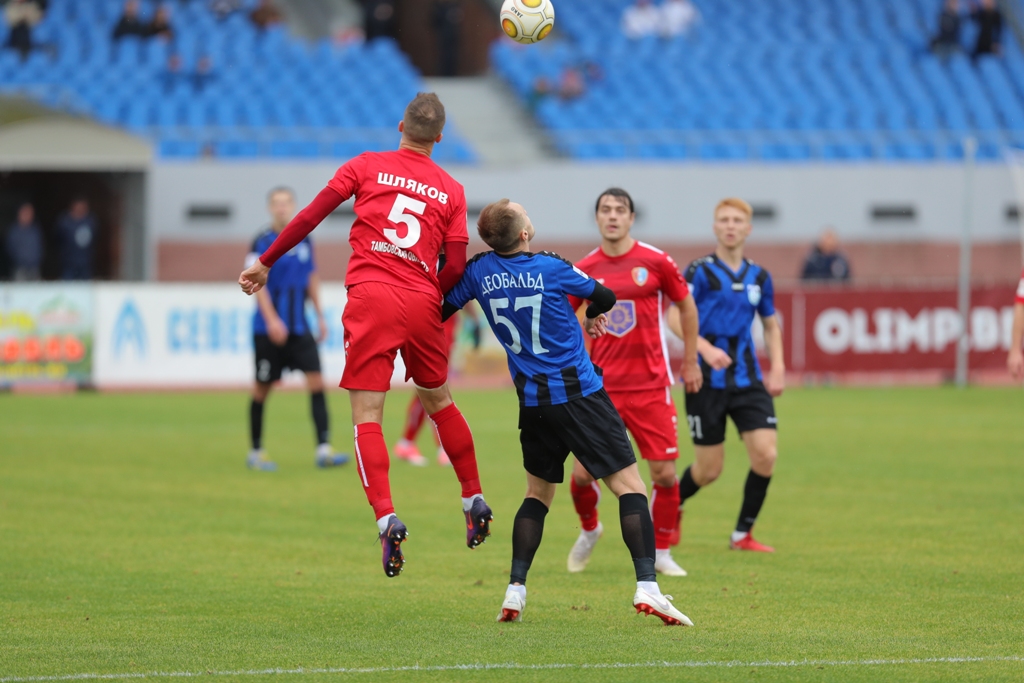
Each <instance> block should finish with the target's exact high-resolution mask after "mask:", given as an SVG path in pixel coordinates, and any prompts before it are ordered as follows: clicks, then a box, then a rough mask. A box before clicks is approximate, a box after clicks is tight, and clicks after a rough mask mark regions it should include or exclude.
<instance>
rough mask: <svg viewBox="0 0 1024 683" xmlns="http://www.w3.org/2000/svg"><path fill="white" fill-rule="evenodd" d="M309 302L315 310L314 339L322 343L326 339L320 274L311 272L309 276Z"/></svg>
mask: <svg viewBox="0 0 1024 683" xmlns="http://www.w3.org/2000/svg"><path fill="white" fill-rule="evenodd" d="M307 294H308V296H309V301H310V303H312V304H313V310H314V311H315V312H316V327H317V334H316V340H317V342H318V343H320V344H323V343H324V341H325V340H326V339H327V321H326V320H324V309H323V308H322V307H321V306H320V274H319V273H313V274H312V275H310V276H309V288H308V289H307Z"/></svg>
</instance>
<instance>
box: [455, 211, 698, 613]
mask: <svg viewBox="0 0 1024 683" xmlns="http://www.w3.org/2000/svg"><path fill="white" fill-rule="evenodd" d="M477 226H478V231H479V233H480V237H481V238H482V239H483V241H484V242H485V243H487V245H488V246H489V247H491V248H492V249H493V250H494V251H489V252H485V253H482V254H478V255H477V256H475V257H474V258H472V259H471V260H470V261H469V263H468V264H467V266H466V272H465V273H464V274H463V276H462V279H461V280H460V281H459V283H458V284H456V285H455V287H454V288H453V289H452V290H451V291H450V292H449V293H448V295H447V296H446V297H445V304H444V315H445V318H446V319H447V318H448V317H450V316H451V315H453V314H454V313H455V312H456V311H457V310H459V309H461V308H462V307H463V306H465V305H466V304H467V303H469V301H470V300H472V299H476V300H477V301H478V302H479V303H480V306H481V308H482V309H483V312H484V315H485V316H486V317H487V322H488V323H490V326H491V329H492V330H494V334H495V335H496V336H497V337H498V339H499V340H500V341H501V343H502V345H504V347H505V352H506V354H507V355H508V367H509V372H510V373H511V374H512V379H513V381H514V382H515V385H516V391H517V393H518V395H519V406H520V407H519V430H520V442H521V444H522V449H523V465H524V467H525V469H526V480H527V489H526V498H525V500H523V504H522V506H521V507H520V508H519V512H518V513H517V514H516V518H515V523H514V525H513V527H512V571H511V575H510V579H509V586H508V589H507V590H506V592H505V600H504V602H503V603H502V606H501V612H500V613H499V614H498V621H521V620H522V615H523V610H524V609H525V607H526V575H527V572H528V571H529V569H530V565H531V563H532V562H533V557H534V554H535V553H536V552H537V548H539V547H540V541H541V536H542V534H543V532H544V518H545V516H546V515H547V513H548V509H549V508H550V507H551V501H552V500H553V499H554V495H555V485H556V484H560V483H562V481H563V478H564V473H565V460H566V458H567V457H568V456H569V453H570V452H571V453H572V454H573V455H575V456H576V459H577V460H578V461H579V462H580V463H581V464H582V465H583V466H584V467H585V468H586V469H587V471H588V472H589V473H590V474H591V476H593V477H594V478H595V479H601V480H603V481H604V482H605V485H607V486H608V489H609V490H610V491H612V493H614V494H615V496H616V497H617V498H618V499H619V519H620V521H621V525H622V539H623V540H624V541H625V543H626V547H627V548H629V552H630V554H631V556H632V558H633V565H634V568H635V570H636V581H637V588H636V593H635V594H634V596H633V605H634V606H635V607H636V610H637V612H643V613H645V614H653V615H656V616H658V617H660V618H661V619H662V621H664V622H665V623H666V624H670V625H680V626H681V625H684V624H685V625H689V626H692V625H693V622H691V621H690V620H689V618H687V617H686V615H684V614H683V613H682V612H680V611H679V610H678V609H676V608H675V606H673V605H672V603H671V602H670V601H671V599H672V598H671V596H665V595H662V593H661V589H660V588H659V587H658V582H657V577H656V575H655V572H654V560H655V552H654V524H653V523H652V521H651V513H650V510H649V508H648V504H647V495H646V494H647V486H646V485H645V484H644V482H643V481H642V480H641V479H640V472H639V470H638V469H637V465H636V458H635V456H634V455H633V448H632V446H631V445H630V443H629V437H628V436H627V435H626V427H625V425H624V424H623V422H622V418H621V417H619V414H618V412H616V410H615V406H613V405H612V402H611V400H610V399H609V398H608V394H607V393H605V390H604V384H603V382H602V380H601V370H600V368H597V367H596V366H595V365H594V364H593V363H592V362H591V360H590V357H589V355H588V354H587V350H586V348H585V346H584V342H583V333H582V331H581V330H580V325H579V322H578V321H577V319H576V315H575V312H574V311H573V310H572V307H571V306H570V305H569V301H568V299H567V296H568V295H572V296H576V297H579V298H581V299H585V300H588V301H590V302H591V304H590V306H589V307H588V308H587V313H586V319H585V321H584V326H585V327H586V330H587V332H588V333H589V334H590V335H591V336H592V337H599V336H601V335H602V334H604V333H605V322H606V319H605V317H604V313H606V312H607V311H609V310H611V309H612V307H613V306H614V305H615V294H614V293H613V292H612V291H611V290H610V289H608V288H607V287H605V286H604V285H602V284H600V283H598V282H597V281H595V280H593V279H591V278H590V277H588V276H587V275H586V274H585V273H583V272H582V271H580V270H578V269H576V268H574V267H573V265H572V264H571V263H569V262H568V261H566V260H564V259H562V258H561V257H560V256H557V255H555V254H550V253H546V252H541V253H538V254H534V253H531V252H530V241H531V240H532V239H533V236H534V228H533V224H532V223H531V222H530V218H529V216H528V215H527V214H526V211H525V209H523V207H522V206H520V205H519V204H515V203H511V202H509V200H507V199H502V200H501V201H499V202H495V203H494V204H490V205H488V206H487V207H485V208H484V210H483V211H482V212H481V214H480V220H479V222H478V224H477Z"/></svg>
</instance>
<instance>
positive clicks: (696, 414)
mask: <svg viewBox="0 0 1024 683" xmlns="http://www.w3.org/2000/svg"><path fill="white" fill-rule="evenodd" d="M726 417H731V418H732V421H733V424H735V425H736V430H737V431H738V432H739V433H740V434H742V433H743V432H749V431H753V430H755V429H776V428H777V425H778V421H777V420H776V419H775V402H774V401H772V397H771V394H769V393H768V390H767V389H765V388H764V385H763V384H755V385H753V386H750V387H746V388H743V389H712V388H710V387H709V386H708V385H707V384H705V385H704V386H703V387H702V388H701V390H700V391H698V392H697V393H696V394H686V421H687V422H689V423H690V438H692V439H693V443H694V445H696V446H717V445H718V444H720V443H722V442H724V441H725V418H726Z"/></svg>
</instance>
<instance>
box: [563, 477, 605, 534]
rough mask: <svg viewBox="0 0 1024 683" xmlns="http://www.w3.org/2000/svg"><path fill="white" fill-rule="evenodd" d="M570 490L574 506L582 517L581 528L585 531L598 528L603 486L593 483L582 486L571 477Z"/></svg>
mask: <svg viewBox="0 0 1024 683" xmlns="http://www.w3.org/2000/svg"><path fill="white" fill-rule="evenodd" d="M569 490H570V491H572V504H573V505H575V506H576V514H578V515H579V516H580V526H582V527H583V530H584V531H593V530H594V529H596V528H597V522H598V519H597V504H598V503H599V502H601V486H600V485H599V484H598V483H597V482H596V481H593V482H591V483H590V485H589V486H580V485H579V484H577V483H576V480H575V479H573V478H572V477H569Z"/></svg>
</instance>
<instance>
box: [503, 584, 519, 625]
mask: <svg viewBox="0 0 1024 683" xmlns="http://www.w3.org/2000/svg"><path fill="white" fill-rule="evenodd" d="M525 609H526V597H525V596H523V595H522V594H521V593H520V592H519V591H517V590H516V589H515V588H513V587H512V586H509V587H508V590H506V591H505V602H503V603H501V612H499V613H498V621H522V620H523V610H525Z"/></svg>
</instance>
